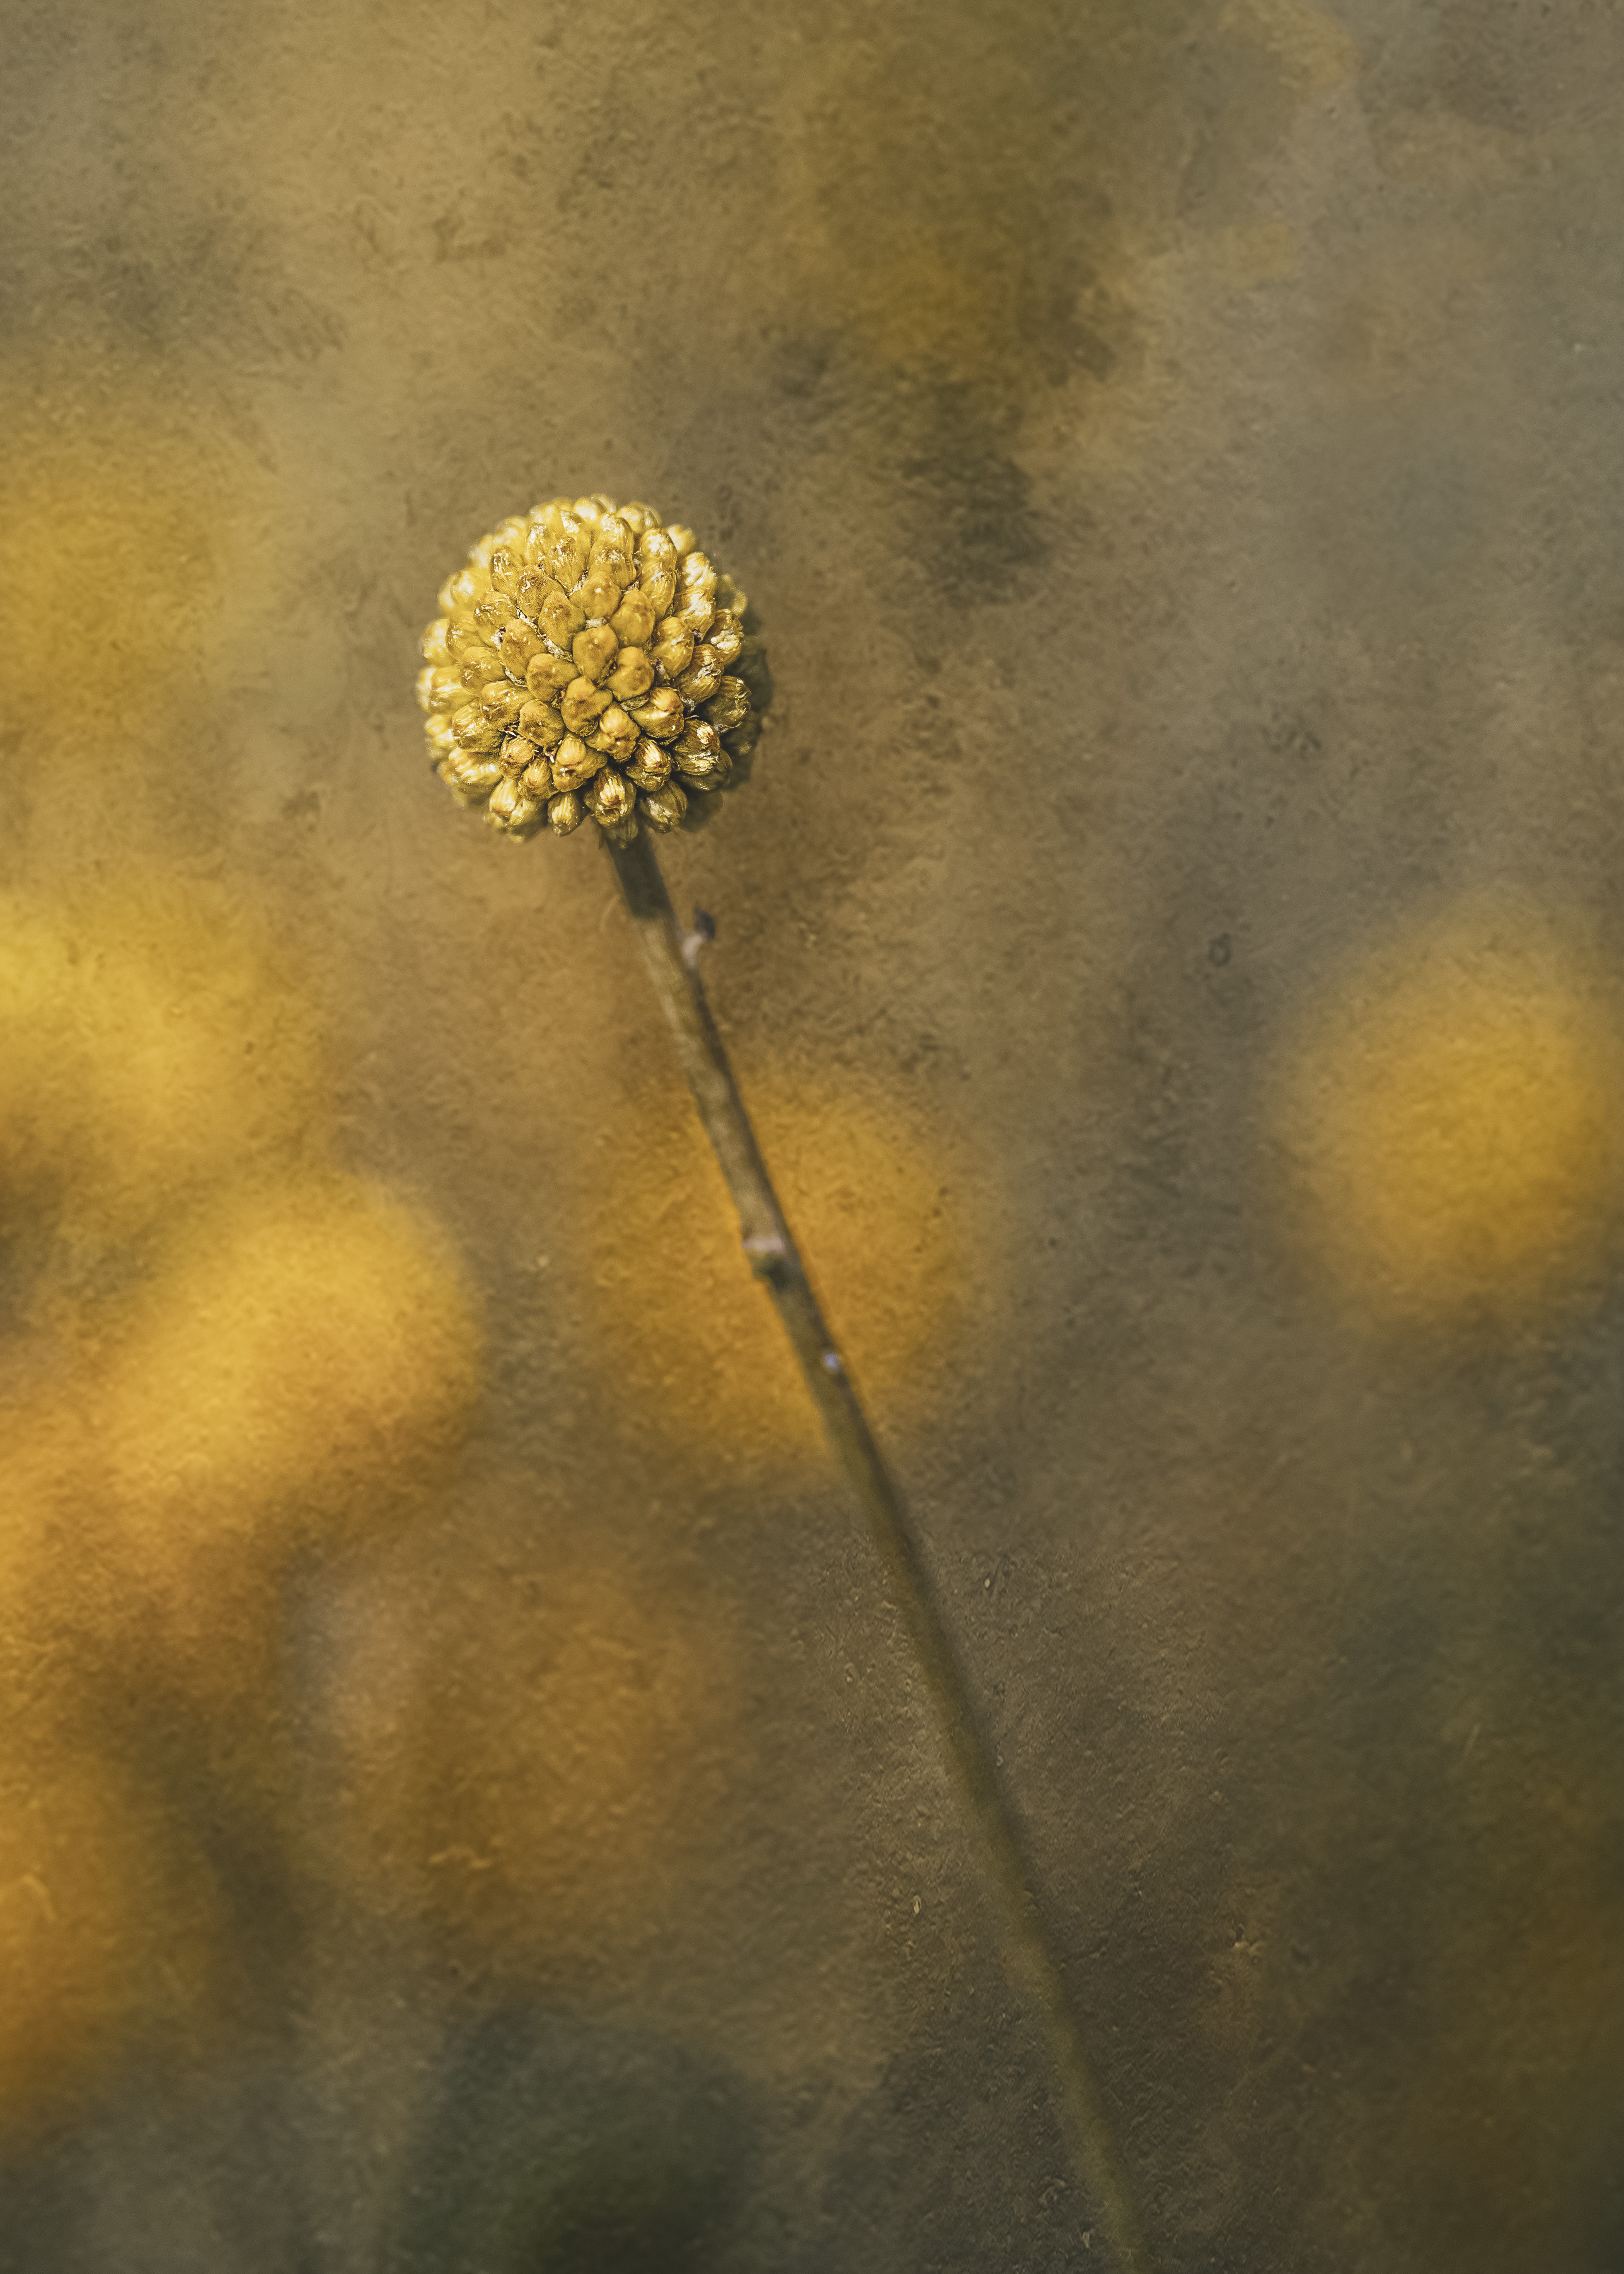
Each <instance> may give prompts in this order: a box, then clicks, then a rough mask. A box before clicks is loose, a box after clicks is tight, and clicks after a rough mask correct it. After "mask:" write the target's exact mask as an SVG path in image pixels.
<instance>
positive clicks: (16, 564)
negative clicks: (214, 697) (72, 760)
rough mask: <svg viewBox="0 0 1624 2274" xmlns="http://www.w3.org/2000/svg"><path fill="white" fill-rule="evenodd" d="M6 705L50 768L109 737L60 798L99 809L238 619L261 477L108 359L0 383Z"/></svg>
mask: <svg viewBox="0 0 1624 2274" xmlns="http://www.w3.org/2000/svg"><path fill="white" fill-rule="evenodd" d="M0 410H4V418H5V431H6V440H5V446H4V450H0V704H4V710H5V712H6V715H7V717H8V719H10V720H11V722H12V723H13V724H15V725H18V726H20V727H22V728H23V729H24V730H25V732H26V734H28V737H29V740H30V742H34V743H37V744H38V746H39V747H40V748H41V749H44V750H46V751H48V752H50V753H51V754H52V755H53V756H55V755H56V753H57V752H59V750H60V748H61V746H62V745H63V744H64V742H65V743H67V744H69V745H70V746H71V745H72V744H74V743H76V742H81V741H83V740H84V739H85V738H86V737H87V736H89V735H92V734H94V735H98V736H101V735H104V734H111V736H112V737H113V739H112V742H111V745H110V747H109V748H107V749H106V750H105V751H104V753H102V754H100V755H101V763H100V764H96V765H95V766H94V770H92V771H90V772H81V771H80V769H79V766H77V765H76V767H75V769H74V771H73V773H72V776H71V778H69V779H64V782H63V786H62V794H64V796H76V797H79V798H81V799H84V800H86V801H94V803H95V804H96V805H97V807H98V809H101V808H102V807H104V805H105V803H106V802H107V801H109V799H113V798H116V797H117V794H118V792H119V789H120V787H121V785H122V784H123V783H124V779H125V778H126V775H127V772H128V767H129V763H130V760H129V754H128V743H129V741H130V735H129V732H128V730H129V728H130V727H131V725H132V723H134V724H139V728H140V729H141V731H142V734H150V732H151V730H152V729H153V728H154V727H159V728H161V727H162V720H163V719H164V717H165V716H168V715H173V714H174V713H176V712H177V710H178V709H179V707H180V706H181V705H182V704H184V701H185V699H186V695H187V689H188V683H189V682H190V681H192V680H194V679H195V678H196V676H197V674H198V670H199V657H200V655H201V654H203V653H204V652H206V651H207V649H208V648H209V646H210V644H212V643H213V642H214V641H216V640H218V638H219V636H220V634H221V632H222V629H224V626H225V624H226V622H227V621H228V620H230V621H233V622H235V621H236V620H237V614H238V612H239V610H240V607H241V605H242V601H243V599H244V597H245V594H244V578H243V576H242V574H241V568H240V561H239V558H238V555H239V551H240V546H241V539H242V531H243V524H244V520H245V517H246V516H247V515H248V512H249V509H250V498H251V491H250V484H251V480H252V466H251V462H250V461H248V460H247V458H246V456H245V454H244V450H243V448H242V447H241V445H240V444H239V443H237V441H235V440H233V439H232V438H231V437H230V436H229V434H228V433H225V432H224V431H223V430H222V429H221V428H220V427H219V426H218V425H217V424H216V425H208V424H207V422H206V421H203V420H201V419H199V416H198V415H197V413H196V410H195V408H191V409H189V410H187V411H186V413H185V414H184V415H183V414H181V413H180V412H179V411H178V410H177V406H176V405H175V403H173V402H172V401H168V400H165V399H164V398H163V397H162V396H161V395H158V394H157V393H156V392H155V391H154V393H153V394H152V395H142V396H139V397H137V396H135V395H132V391H131V388H130V387H129V385H128V383H127V382H126V381H124V380H122V379H121V377H120V374H119V373H117V372H116V371H113V370H111V369H110V368H104V367H103V366H102V364H101V363H100V362H99V361H98V360H97V359H96V358H95V357H94V355H91V356H89V357H87V358H86V359H84V360H83V361H82V362H81V364H80V365H76V367H75V368H74V370H73V372H72V373H71V377H70V378H66V379H64V380H62V381H61V382H59V383H57V384H55V385H51V386H49V387H45V386H41V375H40V374H39V373H37V372H36V371H34V370H33V369H31V368H30V369H28V370H25V371H21V372H18V373H5V374H4V375H0ZM250 581H251V582H252V581H253V580H250ZM138 739H139V737H138Z"/></svg>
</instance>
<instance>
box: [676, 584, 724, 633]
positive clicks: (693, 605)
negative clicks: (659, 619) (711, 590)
mask: <svg viewBox="0 0 1624 2274" xmlns="http://www.w3.org/2000/svg"><path fill="white" fill-rule="evenodd" d="M715 614H716V610H715V609H714V608H713V607H712V606H711V603H710V601H709V600H708V599H706V598H705V591H704V586H703V584H690V585H688V587H687V588H686V590H684V591H680V592H679V593H678V594H677V604H676V606H675V607H674V608H673V610H672V612H671V614H669V615H668V616H667V617H666V619H665V621H666V622H667V623H668V624H680V625H681V627H682V629H683V630H684V631H688V632H691V633H692V634H693V636H694V637H695V639H703V637H704V636H705V634H706V633H707V632H708V631H709V630H710V629H711V618H712V617H713V616H714V615H715Z"/></svg>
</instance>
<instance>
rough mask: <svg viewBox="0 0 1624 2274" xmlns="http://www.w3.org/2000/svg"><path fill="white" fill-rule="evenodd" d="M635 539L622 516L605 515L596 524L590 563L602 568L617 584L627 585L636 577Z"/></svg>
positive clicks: (616, 514) (614, 514)
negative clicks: (596, 532)
mask: <svg viewBox="0 0 1624 2274" xmlns="http://www.w3.org/2000/svg"><path fill="white" fill-rule="evenodd" d="M635 552H636V539H635V538H634V537H633V535H632V532H631V530H630V528H629V527H628V523H627V521H626V517H625V516H624V515H623V514H619V513H606V514H605V516H604V517H603V519H602V520H601V521H600V522H599V523H598V534H597V536H596V537H595V538H593V539H592V551H591V555H590V558H591V562H592V565H593V567H594V568H600V567H601V568H603V569H606V570H607V571H608V573H609V575H610V576H613V578H614V580H615V583H616V584H631V583H632V582H633V580H634V578H635V576H636V573H637V572H636V569H635V566H634V561H635Z"/></svg>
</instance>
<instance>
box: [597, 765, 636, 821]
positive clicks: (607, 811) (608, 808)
mask: <svg viewBox="0 0 1624 2274" xmlns="http://www.w3.org/2000/svg"><path fill="white" fill-rule="evenodd" d="M586 802H587V807H588V809H589V810H590V813H591V816H592V818H593V820H594V821H605V822H609V821H626V820H628V819H629V818H630V817H631V816H632V815H633V814H634V813H635V811H636V809H637V793H636V791H635V789H634V788H633V787H632V786H631V784H630V782H628V780H627V779H626V777H625V775H624V774H621V773H617V772H615V770H614V768H613V766H605V768H604V770H603V772H601V773H600V774H599V775H598V779H597V780H596V781H594V783H593V784H592V787H590V789H589V790H588V792H587V794H586Z"/></svg>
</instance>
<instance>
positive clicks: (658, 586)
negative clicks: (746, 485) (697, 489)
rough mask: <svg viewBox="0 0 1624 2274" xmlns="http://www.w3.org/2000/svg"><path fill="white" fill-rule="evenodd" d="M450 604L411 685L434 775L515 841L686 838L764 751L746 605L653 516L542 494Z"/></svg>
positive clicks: (757, 653) (480, 554)
mask: <svg viewBox="0 0 1624 2274" xmlns="http://www.w3.org/2000/svg"><path fill="white" fill-rule="evenodd" d="M748 605H749V604H748V600H747V599H746V596H745V595H744V593H743V592H741V591H740V590H739V587H738V586H737V585H736V584H734V583H733V579H732V577H730V576H720V575H718V572H717V570H716V569H715V567H714V566H713V565H712V563H711V561H710V559H709V558H708V556H707V555H706V554H704V553H701V552H700V551H699V550H698V540H697V539H696V538H695V535H694V532H693V531H692V530H691V529H685V528H682V527H681V526H680V524H678V523H663V522H662V521H661V519H660V516H659V515H658V513H657V512H656V511H655V509H654V508H653V507H652V506H649V505H641V504H637V503H633V504H629V505H622V506H617V505H616V504H615V502H614V501H613V498H608V497H605V496H604V495H603V494H602V493H597V494H595V495H593V496H591V497H583V498H576V499H575V500H574V501H571V500H570V499H568V498H550V499H548V500H547V501H546V503H545V505H538V506H537V507H536V508H534V509H533V510H532V511H531V513H530V515H529V516H528V517H526V518H523V519H518V518H515V519H514V520H512V521H505V522H503V523H502V524H501V526H500V529H497V530H493V531H492V533H491V535H490V536H489V537H485V538H481V539H480V541H479V543H478V544H477V545H476V546H474V548H473V550H472V552H471V553H470V554H469V556H468V565H467V567H466V568H465V569H459V570H458V571H457V573H456V575H455V576H453V577H452V578H451V580H450V582H449V583H448V584H447V585H446V586H445V588H444V590H443V591H441V593H440V607H441V609H442V611H443V614H441V615H440V616H439V617H437V618H436V620H435V621H434V622H433V623H432V624H431V625H430V626H429V628H428V630H427V631H426V632H425V635H424V639H423V652H424V655H425V658H426V659H427V663H426V667H425V670H424V672H423V674H422V675H421V676H420V678H419V679H418V681H417V699H418V701H419V702H420V703H421V704H422V705H423V707H424V709H425V712H427V713H428V737H429V748H430V750H431V752H432V760H433V764H434V768H435V771H436V772H437V773H438V774H439V775H440V779H441V780H442V781H444V782H447V783H448V784H449V785H450V787H451V788H452V790H453V791H454V792H455V794H456V795H457V797H458V798H460V799H461V800H462V802H463V803H464V804H466V805H482V806H483V807H484V808H485V812H486V814H487V816H488V817H489V818H490V820H491V821H492V824H493V825H494V826H495V827H496V828H498V829H500V830H502V831H504V832H506V833H507V834H508V835H509V836H512V837H527V836H530V834H532V833H533V832H535V831H536V830H538V829H539V828H540V827H541V825H542V824H543V823H544V822H545V823H546V825H548V827H549V828H551V829H552V830H553V833H554V834H555V835H556V836H559V837H568V835H569V834H570V832H571V831H572V830H575V829H578V828H579V827H580V826H581V825H582V823H583V821H586V820H588V819H590V820H592V821H594V822H596V823H597V825H598V828H599V829H601V830H602V831H603V832H604V833H605V836H607V837H608V838H610V839H611V840H613V842H614V843H616V844H621V845H624V844H628V843H629V842H630V840H632V839H633V838H634V837H635V835H636V834H637V829H638V825H639V824H640V823H646V824H647V825H648V826H649V827H650V828H651V829H658V830H666V829H677V828H680V826H681V825H682V824H683V822H684V819H685V818H686V817H688V798H689V795H690V794H691V793H692V792H693V791H695V790H703V791H706V792H710V791H714V790H721V789H726V787H727V784H728V782H729V780H730V779H732V776H733V766H734V762H735V760H738V759H741V758H744V757H748V754H749V752H750V750H751V749H753V748H754V747H755V741H756V734H757V732H758V731H759V715H758V708H759V704H760V703H761V701H762V700H763V698H764V693H765V675H764V660H763V656H762V653H761V643H760V641H759V640H758V639H756V638H755V637H754V636H752V635H751V633H750V632H748V631H747V629H746V611H747V609H748Z"/></svg>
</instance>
